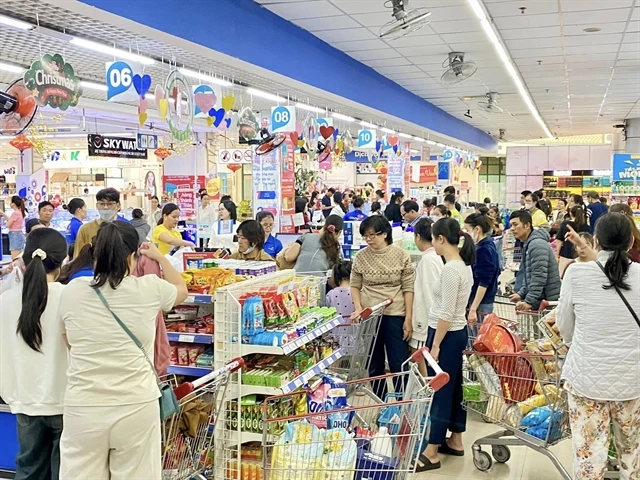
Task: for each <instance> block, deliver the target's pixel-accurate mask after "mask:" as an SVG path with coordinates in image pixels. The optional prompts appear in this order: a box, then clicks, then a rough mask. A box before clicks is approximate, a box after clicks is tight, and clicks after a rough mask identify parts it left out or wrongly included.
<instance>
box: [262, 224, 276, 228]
mask: <svg viewBox="0 0 640 480" xmlns="http://www.w3.org/2000/svg"><path fill="white" fill-rule="evenodd" d="M260 225H262V228H264V229H271V228H273V227H274V224H273V223H261V224H260Z"/></svg>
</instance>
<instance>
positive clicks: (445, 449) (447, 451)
mask: <svg viewBox="0 0 640 480" xmlns="http://www.w3.org/2000/svg"><path fill="white" fill-rule="evenodd" d="M438 453H442V454H444V455H453V456H454V457H464V450H456V449H455V448H451V447H450V446H449V445H448V444H447V442H446V440H445V442H444V444H442V445H440V446H439V447H438Z"/></svg>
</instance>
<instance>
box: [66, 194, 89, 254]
mask: <svg viewBox="0 0 640 480" xmlns="http://www.w3.org/2000/svg"><path fill="white" fill-rule="evenodd" d="M67 210H69V213H70V214H71V215H73V218H72V219H71V221H70V222H69V225H67V245H69V258H73V248H74V245H75V243H76V237H77V236H78V230H80V227H81V226H82V221H83V220H84V219H86V218H87V204H86V203H85V202H84V200H82V199H81V198H73V199H72V200H71V201H70V202H69V203H68V204H67Z"/></svg>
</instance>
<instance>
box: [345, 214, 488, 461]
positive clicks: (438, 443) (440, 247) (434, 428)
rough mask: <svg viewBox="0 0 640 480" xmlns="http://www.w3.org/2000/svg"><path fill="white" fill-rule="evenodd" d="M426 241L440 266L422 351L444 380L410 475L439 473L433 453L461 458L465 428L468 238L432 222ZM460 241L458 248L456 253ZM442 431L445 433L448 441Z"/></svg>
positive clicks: (445, 223)
mask: <svg viewBox="0 0 640 480" xmlns="http://www.w3.org/2000/svg"><path fill="white" fill-rule="evenodd" d="M431 236H432V237H433V246H434V247H435V250H436V253H437V254H438V255H440V256H442V257H443V259H444V261H445V265H444V267H443V268H442V275H441V276H440V280H439V281H438V282H437V283H436V286H435V291H434V303H433V306H432V307H431V311H430V312H429V331H428V334H427V347H429V348H430V349H431V355H432V356H433V358H434V359H435V360H436V361H437V362H438V363H439V365H440V368H442V370H444V371H445V372H447V373H448V374H449V377H450V379H449V382H448V383H447V384H446V385H445V386H444V387H443V388H441V389H440V390H438V391H437V392H436V393H435V395H434V397H433V401H432V403H431V427H430V430H429V445H428V446H427V448H426V449H425V450H424V451H423V452H422V454H421V455H420V458H419V461H418V465H417V468H416V472H424V471H427V470H434V469H437V468H440V458H439V457H438V454H439V453H443V454H445V455H454V456H463V455H464V446H463V444H462V433H463V432H464V431H465V429H466V423H467V413H466V411H465V410H464V408H462V358H463V355H462V352H463V351H464V350H465V348H466V347H467V342H468V340H469V333H468V330H467V319H466V317H465V312H466V308H467V304H468V301H469V296H470V294H471V288H472V287H473V273H472V271H471V265H473V262H474V260H475V249H474V247H473V239H472V238H471V236H470V235H469V234H468V233H466V232H463V231H462V230H460V224H459V223H458V221H457V220H455V219H453V218H445V219H442V220H440V221H438V222H436V223H435V224H434V225H433V227H432V229H431ZM461 238H462V239H463V244H462V247H458V245H459V244H460V240H461ZM358 255H360V254H358ZM356 258H357V257H356ZM447 430H449V431H450V432H451V436H450V437H448V438H447Z"/></svg>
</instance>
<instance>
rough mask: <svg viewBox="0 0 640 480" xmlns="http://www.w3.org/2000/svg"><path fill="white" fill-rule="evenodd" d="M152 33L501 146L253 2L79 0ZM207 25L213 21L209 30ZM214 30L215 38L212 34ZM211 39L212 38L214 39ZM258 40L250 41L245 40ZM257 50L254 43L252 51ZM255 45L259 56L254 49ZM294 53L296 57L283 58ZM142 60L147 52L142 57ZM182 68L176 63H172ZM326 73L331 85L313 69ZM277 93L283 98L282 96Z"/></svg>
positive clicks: (483, 144) (491, 147)
mask: <svg viewBox="0 0 640 480" xmlns="http://www.w3.org/2000/svg"><path fill="white" fill-rule="evenodd" d="M80 2H82V3H84V4H87V5H90V6H93V7H96V8H98V9H101V10H104V11H107V12H110V13H112V14H115V15H118V16H120V17H124V18H127V19H129V20H132V21H134V22H138V23H140V24H142V25H146V26H148V27H150V28H154V29H156V30H159V31H162V32H165V33H167V34H169V35H174V36H176V37H179V38H183V39H185V40H187V41H190V42H193V43H195V44H198V45H201V46H204V47H207V48H210V49H212V50H215V51H217V52H220V53H223V54H226V55H229V56H231V57H235V58H238V59H240V60H243V61H245V62H248V63H250V64H252V65H257V66H259V67H263V68H265V69H267V70H270V71H272V72H275V73H278V74H280V75H284V76H286V77H289V78H292V79H294V80H296V81H298V82H302V83H305V84H307V85H310V86H313V87H316V88H320V89H322V90H325V91H327V92H329V93H332V94H335V95H338V96H340V97H343V98H345V99H349V100H351V101H354V102H357V103H360V104H362V105H366V106H368V107H370V108H373V109H376V110H378V111H380V112H383V113H386V114H388V115H390V116H393V117H397V118H400V119H403V120H404V121H407V122H410V123H413V124H415V125H419V126H421V127H423V128H425V129H428V130H431V131H433V132H437V133H440V134H442V135H447V136H449V137H452V138H456V139H458V140H460V141H461V142H465V143H468V144H470V145H475V146H476V147H479V148H481V149H484V150H488V151H496V150H497V148H498V141H497V140H496V139H495V138H494V137H492V136H491V135H488V134H487V133H485V132H483V131H482V130H480V129H478V128H475V127H473V126H471V125H469V124H468V123H466V122H464V121H462V120H460V119H458V118H456V117H454V116H453V115H450V114H449V113H447V112H445V111H444V110H441V109H440V108H438V107H436V106H435V105H433V104H431V103H429V102H427V101H426V100H424V99H422V98H420V97H419V96H417V95H415V94H414V93H411V92H410V91H408V90H406V89H405V88H403V87H401V86H400V85H398V84H397V83H395V82H394V81H393V80H390V79H389V78H387V77H385V76H383V75H381V74H380V73H378V72H376V71H375V70H374V69H372V68H371V67H369V66H367V65H364V64H362V63H360V62H358V61H357V60H355V59H354V58H352V57H350V56H349V55H347V54H346V53H344V52H341V51H340V50H338V49H336V48H334V47H332V46H330V45H329V44H327V43H325V42H324V41H322V40H320V39H319V38H317V37H315V36H314V35H313V34H311V33H309V32H307V31H306V30H303V29H302V28H300V27H298V26H297V25H294V24H293V23H291V22H289V21H287V20H285V19H283V18H281V17H279V16H277V15H276V14H274V13H272V12H270V11H269V10H267V9H265V8H263V7H261V6H260V5H259V4H257V3H255V2H254V1H253V0H216V1H215V2H203V1H202V0H163V1H162V2H161V3H162V11H164V12H179V15H178V14H176V15H152V14H150V13H149V12H150V10H149V8H150V5H151V4H150V3H149V2H144V1H143V2H132V1H130V0H80ZM212 18H215V19H218V21H216V22H215V27H212V23H211V22H212V20H211V19H212ZM212 29H213V30H212ZM212 32H213V33H212ZM248 32H249V33H250V32H255V35H253V34H248ZM256 42H257V43H256ZM256 45H259V48H256ZM291 45H295V51H294V52H292V53H291V55H294V56H295V61H292V59H291V58H292V57H291V55H288V54H284V53H283V54H278V55H268V54H265V52H285V51H286V50H287V48H290V47H288V46H291ZM140 53H141V54H144V53H145V52H140ZM177 60H178V61H180V59H177ZM326 65H330V66H331V78H330V80H329V81H328V80H327V76H326V75H319V74H318V71H319V70H318V69H322V68H324V67H323V66H326ZM281 93H282V92H281Z"/></svg>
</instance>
